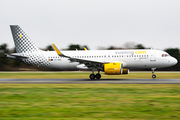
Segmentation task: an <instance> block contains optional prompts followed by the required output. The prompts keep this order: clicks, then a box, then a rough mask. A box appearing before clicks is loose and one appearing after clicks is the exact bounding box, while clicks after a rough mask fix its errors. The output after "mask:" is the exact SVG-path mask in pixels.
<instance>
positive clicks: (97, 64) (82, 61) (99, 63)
mask: <svg viewBox="0 0 180 120" xmlns="http://www.w3.org/2000/svg"><path fill="white" fill-rule="evenodd" d="M52 45H53V48H54V50H55V51H56V53H57V54H58V55H59V56H61V57H66V58H69V60H70V61H71V62H79V64H84V65H86V66H87V67H88V68H89V69H92V68H96V69H101V67H102V66H103V64H106V63H109V62H105V61H98V60H92V59H81V58H73V57H70V56H66V55H64V54H63V53H62V52H61V51H59V50H58V48H57V47H56V46H55V44H52Z"/></svg>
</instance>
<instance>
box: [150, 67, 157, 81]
mask: <svg viewBox="0 0 180 120" xmlns="http://www.w3.org/2000/svg"><path fill="white" fill-rule="evenodd" d="M155 69H156V68H151V70H152V78H153V79H155V78H156V75H155V74H154V71H155Z"/></svg>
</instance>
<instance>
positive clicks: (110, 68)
mask: <svg viewBox="0 0 180 120" xmlns="http://www.w3.org/2000/svg"><path fill="white" fill-rule="evenodd" d="M104 72H105V74H107V75H120V74H128V73H129V69H123V67H122V63H108V64H104Z"/></svg>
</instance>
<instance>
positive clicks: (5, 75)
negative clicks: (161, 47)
mask: <svg viewBox="0 0 180 120" xmlns="http://www.w3.org/2000/svg"><path fill="white" fill-rule="evenodd" d="M90 74H91V73H90V72H82V73H81V72H54V73H47V72H44V73H43V72H42V73H39V72H28V73H22V72H17V73H9V72H7V73H6V72H5V73H4V72H1V73H0V78H20V79H23V78H67V79H68V78H80V79H89V75H90ZM155 74H156V76H157V79H180V73H178V72H174V73H173V72H169V73H168V72H165V73H162V72H157V73H155ZM101 75H102V79H132V78H133V79H144V78H145V79H151V78H152V77H151V76H152V73H151V72H130V73H129V74H128V75H105V74H104V73H102V74H101Z"/></svg>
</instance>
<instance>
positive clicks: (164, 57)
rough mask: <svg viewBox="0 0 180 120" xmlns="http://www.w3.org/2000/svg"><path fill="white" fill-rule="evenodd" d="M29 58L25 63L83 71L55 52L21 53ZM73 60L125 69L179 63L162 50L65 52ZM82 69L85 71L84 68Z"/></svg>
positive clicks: (159, 66) (77, 63)
mask: <svg viewBox="0 0 180 120" xmlns="http://www.w3.org/2000/svg"><path fill="white" fill-rule="evenodd" d="M19 54H21V55H22V56H27V57H29V58H28V59H25V60H23V61H24V62H25V63H29V64H34V65H38V66H44V67H49V68H54V69H59V70H75V69H81V67H77V66H78V65H79V64H80V63H79V62H72V61H70V60H69V58H65V57H61V56H59V55H58V54H57V53H56V52H55V51H36V52H25V53H19ZM63 54H65V55H66V56H69V57H71V58H78V59H83V60H93V61H104V62H105V63H108V62H109V63H110V62H111V63H112V62H120V63H122V64H123V68H164V67H170V66H173V65H175V64H176V63H177V60H176V59H175V58H173V57H171V56H170V55H168V53H166V52H164V51H161V50H152V49H140V50H88V51H63ZM82 69H84V68H83V67H82Z"/></svg>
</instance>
